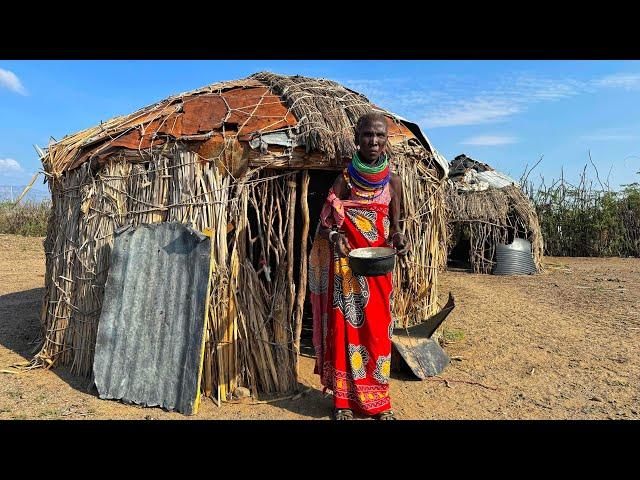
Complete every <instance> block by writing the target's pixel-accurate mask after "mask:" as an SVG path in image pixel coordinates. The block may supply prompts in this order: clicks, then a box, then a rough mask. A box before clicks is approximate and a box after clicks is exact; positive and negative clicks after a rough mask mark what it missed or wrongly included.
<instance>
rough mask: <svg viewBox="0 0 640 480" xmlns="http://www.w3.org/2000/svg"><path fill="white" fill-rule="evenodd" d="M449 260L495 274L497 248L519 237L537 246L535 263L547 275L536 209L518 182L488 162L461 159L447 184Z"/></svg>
mask: <svg viewBox="0 0 640 480" xmlns="http://www.w3.org/2000/svg"><path fill="white" fill-rule="evenodd" d="M446 203H447V228H448V242H447V243H448V259H449V263H450V264H458V265H460V264H466V263H467V262H468V263H469V264H470V265H471V268H472V269H473V271H474V272H475V273H491V271H492V269H493V267H494V266H495V258H496V257H495V252H496V244H498V243H503V244H507V243H511V242H513V239H514V238H525V239H527V240H529V241H530V242H531V249H532V253H533V261H534V263H535V265H536V269H537V270H538V271H541V268H542V255H543V242H542V234H541V230H540V224H539V223H538V215H537V213H536V210H535V207H534V205H533V204H532V203H531V201H530V200H529V198H528V197H527V196H526V195H525V194H524V193H523V191H522V189H521V188H520V185H519V184H518V183H517V182H516V181H515V180H513V179H512V178H510V177H508V176H507V175H504V174H503V173H500V172H497V171H495V170H494V169H493V168H491V167H490V166H489V165H487V164H485V163H480V162H477V161H475V160H473V159H471V158H469V157H467V156H466V155H464V154H462V155H458V156H457V157H456V158H455V159H454V160H453V161H452V162H451V165H450V168H449V180H448V181H447V200H446Z"/></svg>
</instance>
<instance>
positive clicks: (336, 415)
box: [333, 408, 353, 420]
mask: <svg viewBox="0 0 640 480" xmlns="http://www.w3.org/2000/svg"><path fill="white" fill-rule="evenodd" d="M333 419H334V420H353V412H352V411H351V410H349V409H348V408H340V409H336V410H335V411H334V412H333Z"/></svg>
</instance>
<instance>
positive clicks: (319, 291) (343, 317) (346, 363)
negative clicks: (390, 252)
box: [309, 184, 393, 415]
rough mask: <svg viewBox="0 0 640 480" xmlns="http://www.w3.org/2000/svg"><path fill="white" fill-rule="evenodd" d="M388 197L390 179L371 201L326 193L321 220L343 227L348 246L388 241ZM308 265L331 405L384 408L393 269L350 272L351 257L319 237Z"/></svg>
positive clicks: (319, 356) (319, 362) (319, 361)
mask: <svg viewBox="0 0 640 480" xmlns="http://www.w3.org/2000/svg"><path fill="white" fill-rule="evenodd" d="M390 199H391V196H390V194H389V186H388V184H387V185H385V187H384V189H383V191H382V192H381V195H380V196H379V197H378V198H377V199H376V202H375V203H374V202H371V201H367V200H362V199H361V198H357V197H355V196H352V197H351V198H350V199H349V200H340V199H338V198H337V197H336V196H335V194H333V192H330V194H329V197H328V198H327V202H326V203H325V206H324V208H323V212H322V214H321V224H322V225H323V226H324V227H325V228H326V227H331V226H332V225H334V224H335V225H337V226H338V227H339V228H341V230H342V231H343V232H344V233H345V235H346V237H347V240H348V241H349V245H350V246H351V248H359V247H378V246H386V245H387V238H388V234H385V219H386V221H387V222H388V215H389V207H388V205H389V201H390ZM383 202H384V203H383ZM386 230H387V231H388V227H387V228H386ZM309 265H310V269H309V278H310V279H309V285H310V289H311V303H312V306H313V320H314V322H313V323H314V325H313V339H314V348H315V350H316V367H315V373H317V374H318V375H320V379H321V382H322V384H323V385H324V386H325V388H328V389H330V390H331V391H332V392H333V396H334V406H335V408H350V409H352V410H355V411H358V412H360V413H363V414H367V415H375V414H377V413H380V412H383V411H386V410H389V409H390V408H391V400H390V398H389V371H390V359H391V334H392V331H393V323H392V320H391V312H390V302H391V299H392V284H391V273H388V274H386V275H380V276H377V277H361V276H359V275H354V274H353V273H352V271H351V269H350V268H349V262H348V260H347V259H346V258H341V257H340V256H339V255H338V253H337V251H336V250H331V244H330V243H329V242H328V241H327V240H326V239H324V238H322V237H320V236H318V235H316V239H315V241H314V243H313V248H312V250H311V254H310V260H309ZM325 272H326V277H327V278H326V282H325V280H324V278H325V277H324V276H323V275H325ZM325 285H326V287H325Z"/></svg>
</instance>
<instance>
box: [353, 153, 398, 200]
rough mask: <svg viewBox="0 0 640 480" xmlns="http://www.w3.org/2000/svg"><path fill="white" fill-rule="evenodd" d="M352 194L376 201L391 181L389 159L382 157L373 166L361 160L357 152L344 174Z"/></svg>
mask: <svg viewBox="0 0 640 480" xmlns="http://www.w3.org/2000/svg"><path fill="white" fill-rule="evenodd" d="M342 174H343V177H344V179H345V182H346V183H347V186H348V187H349V189H350V190H351V192H352V193H353V194H354V195H356V196H358V197H361V198H366V199H369V200H371V199H374V198H376V197H378V196H380V194H382V192H383V191H384V187H385V186H386V185H387V183H389V180H390V179H391V171H390V169H389V158H388V157H387V156H386V155H382V156H381V157H380V159H379V160H378V161H377V162H376V163H375V164H373V165H370V164H367V163H365V162H363V161H362V160H361V159H360V156H359V155H358V153H357V152H356V154H355V155H354V156H353V158H352V160H351V163H349V165H348V166H347V168H346V169H344V171H343V172H342Z"/></svg>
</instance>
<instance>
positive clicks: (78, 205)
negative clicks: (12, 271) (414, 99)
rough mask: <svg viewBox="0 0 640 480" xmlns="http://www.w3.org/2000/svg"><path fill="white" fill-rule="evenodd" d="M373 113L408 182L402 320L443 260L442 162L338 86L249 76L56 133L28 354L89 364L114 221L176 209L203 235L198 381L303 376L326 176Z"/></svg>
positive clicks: (430, 297)
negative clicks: (36, 329) (32, 346)
mask: <svg viewBox="0 0 640 480" xmlns="http://www.w3.org/2000/svg"><path fill="white" fill-rule="evenodd" d="M374 110H375V111H380V112H382V113H383V114H384V115H385V116H386V117H387V121H388V125H389V150H390V153H391V156H392V165H393V168H394V170H395V172H397V173H398V174H399V175H400V176H401V177H402V180H403V185H404V189H405V190H404V191H405V211H404V217H405V218H406V221H405V230H406V234H407V236H408V238H409V240H410V241H411V244H412V246H413V253H412V256H411V257H410V258H409V259H408V261H407V263H406V265H405V268H398V269H396V272H395V278H394V281H395V285H396V286H397V289H396V296H395V302H394V312H393V313H394V315H395V318H396V324H397V325H410V324H412V323H414V322H417V321H420V320H423V319H424V318H426V317H428V316H429V315H431V314H433V313H434V311H435V310H436V309H437V305H436V300H437V274H438V267H440V266H442V265H443V263H444V260H445V258H446V240H445V229H446V225H445V216H444V178H445V176H446V171H447V167H448V165H447V162H446V160H444V159H443V158H442V157H441V156H439V155H438V154H437V152H436V151H435V150H434V149H433V147H432V146H431V144H430V143H429V141H428V140H427V138H426V137H425V136H424V135H423V133H422V132H421V131H420V129H419V128H418V127H417V125H415V124H413V123H411V122H408V121H406V120H404V119H402V118H400V117H398V116H396V115H394V114H392V113H389V112H387V111H385V110H383V109H381V108H378V107H376V106H375V105H372V104H371V103H370V102H369V101H368V100H367V98H365V97H364V96H362V95H360V94H358V93H357V92H354V91H352V90H349V89H346V88H344V87H342V86H341V85H339V84H337V83H335V82H332V81H328V80H324V79H314V78H305V77H301V76H292V77H289V76H281V75H275V74H271V73H258V74H254V75H252V76H250V77H248V78H246V79H242V80H237V81H229V82H223V83H217V84H213V85H209V86H207V87H204V88H201V89H198V90H194V91H191V92H187V93H183V94H180V95H176V96H172V97H170V98H168V99H166V100H163V101H161V102H158V103H156V104H154V105H151V106H149V107H146V108H143V109H141V110H139V111H137V112H135V113H133V114H131V115H127V116H122V117H117V118H114V119H112V120H109V121H107V122H104V123H101V124H100V125H98V126H96V127H93V128H90V129H87V130H84V131H82V132H79V133H76V134H74V135H71V136H67V137H65V138H63V139H62V140H61V141H58V142H56V143H53V144H51V145H50V146H49V147H48V149H47V151H46V153H45V154H44V155H43V157H42V163H43V165H44V170H45V171H46V174H47V178H48V183H49V188H50V190H51V195H52V201H53V206H52V210H51V217H50V220H49V225H48V232H47V237H46V240H45V250H46V280H45V296H44V300H43V304H42V326H43V332H44V337H43V343H42V348H41V349H40V351H39V353H37V355H36V357H35V359H34V365H42V366H52V365H54V364H70V365H72V368H73V371H74V372H76V373H77V374H80V375H89V374H90V373H91V367H92V362H93V356H94V347H95V341H96V330H97V323H98V320H99V318H100V311H101V305H102V298H103V289H104V285H105V281H106V278H107V274H108V271H109V256H110V252H111V248H112V244H113V232H114V230H115V229H118V228H119V227H122V226H123V225H127V224H132V225H138V224H142V223H153V222H170V221H174V222H175V221H177V222H182V223H185V224H190V225H192V226H193V227H194V228H196V229H198V230H201V231H204V230H205V229H209V231H210V232H212V256H213V257H214V258H213V261H214V265H215V268H214V272H213V277H212V281H211V285H210V298H211V300H212V301H211V302H210V311H209V317H208V318H209V320H208V326H207V331H206V349H205V363H204V371H203V382H202V388H203V391H204V393H205V394H206V395H208V396H214V397H215V396H216V393H215V392H217V395H219V396H220V397H221V398H222V399H223V400H224V399H225V398H226V394H228V393H229V392H231V391H233V389H234V388H235V387H237V386H246V387H249V388H251V389H252V391H254V392H257V391H262V392H267V393H272V392H288V391H292V390H295V388H296V387H297V373H298V357H299V354H300V337H301V330H302V324H303V320H304V319H305V318H306V314H307V312H308V311H309V310H308V305H307V302H306V300H307V298H306V297H307V294H306V293H307V255H308V251H309V249H310V246H311V245H310V244H311V241H312V239H313V234H314V232H315V227H316V224H317V219H318V217H319V212H320V209H321V206H322V203H323V201H324V199H325V196H326V193H327V191H328V188H329V187H330V185H331V184H332V182H333V180H334V179H335V177H336V175H337V174H338V172H339V171H340V170H341V169H343V168H344V166H345V165H346V164H347V163H348V161H349V160H350V158H351V156H352V155H353V153H354V152H355V142H354V125H355V122H356V120H357V118H358V117H359V116H360V115H362V114H364V113H367V112H371V111H374Z"/></svg>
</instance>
